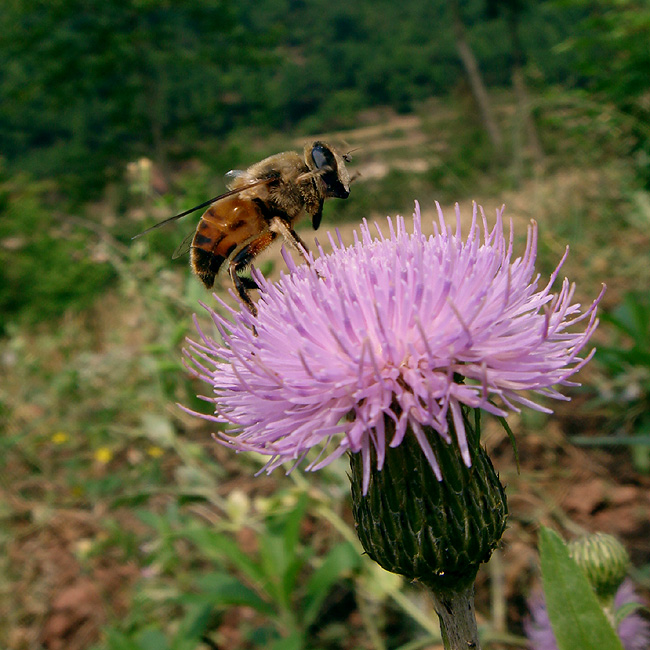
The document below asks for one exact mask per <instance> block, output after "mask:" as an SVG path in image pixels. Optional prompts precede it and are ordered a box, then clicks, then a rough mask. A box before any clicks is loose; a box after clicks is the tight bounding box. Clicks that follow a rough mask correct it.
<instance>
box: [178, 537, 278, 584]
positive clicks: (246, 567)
mask: <svg viewBox="0 0 650 650" xmlns="http://www.w3.org/2000/svg"><path fill="white" fill-rule="evenodd" d="M184 536H185V537H186V538H188V539H189V540H190V541H192V542H194V544H196V546H197V547H198V548H199V549H200V551H201V553H203V554H204V555H205V556H206V557H208V558H210V559H217V560H221V561H222V560H223V559H224V558H225V559H227V560H229V561H230V562H231V563H232V564H233V565H234V566H235V567H236V568H237V569H239V570H240V571H242V572H243V573H244V574H245V575H247V576H248V577H249V578H250V579H251V580H252V581H253V582H255V583H259V584H263V583H264V582H265V578H266V576H265V574H264V571H263V570H262V568H261V567H260V566H259V564H258V563H256V562H255V561H254V560H252V559H251V558H250V557H249V556H248V555H246V553H244V552H243V551H242V550H241V549H240V548H239V546H238V544H237V542H235V541H234V540H232V539H230V538H229V537H227V536H226V535H223V534H221V533H218V532H217V531H214V530H210V529H208V528H205V527H200V528H189V529H187V530H186V531H185V532H184Z"/></svg>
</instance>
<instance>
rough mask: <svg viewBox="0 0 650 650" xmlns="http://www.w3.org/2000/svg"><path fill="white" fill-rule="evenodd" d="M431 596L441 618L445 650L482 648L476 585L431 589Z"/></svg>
mask: <svg viewBox="0 0 650 650" xmlns="http://www.w3.org/2000/svg"><path fill="white" fill-rule="evenodd" d="M429 587H430V586H429ZM431 597H432V599H433V606H434V608H435V610H436V614H438V618H439V619H440V631H441V633H442V642H443V645H444V647H445V650H480V649H481V644H480V642H479V639H478V629H477V627H476V615H475V613H474V585H473V584H471V585H469V586H467V587H465V589H463V590H461V591H447V590H444V591H439V590H436V589H431Z"/></svg>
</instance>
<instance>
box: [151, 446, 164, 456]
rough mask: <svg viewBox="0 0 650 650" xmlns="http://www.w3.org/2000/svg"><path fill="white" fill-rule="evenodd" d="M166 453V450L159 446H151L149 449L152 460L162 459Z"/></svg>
mask: <svg viewBox="0 0 650 650" xmlns="http://www.w3.org/2000/svg"><path fill="white" fill-rule="evenodd" d="M164 453H165V450H164V449H162V448H161V447H158V446H157V445H151V447H149V449H147V454H149V456H151V457H152V458H160V457H161V456H162V455H163V454H164Z"/></svg>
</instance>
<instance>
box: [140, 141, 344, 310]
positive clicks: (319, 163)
mask: <svg viewBox="0 0 650 650" xmlns="http://www.w3.org/2000/svg"><path fill="white" fill-rule="evenodd" d="M347 162H350V155H349V154H340V153H339V152H338V151H337V150H336V149H335V148H334V147H332V146H331V145H329V144H326V143H325V142H321V141H316V142H313V143H311V144H308V145H306V146H305V149H304V152H303V154H302V155H300V154H299V153H298V152H296V151H285V152H282V153H278V154H275V155H273V156H269V157H268V158H265V159H264V160H261V161H260V162H258V163H255V164H254V165H251V166H250V167H249V168H248V169H246V170H233V171H230V172H228V174H226V179H227V186H228V190H229V191H228V192H226V193H225V194H221V195H220V196H216V197H215V198H213V199H210V200H209V201H206V202H205V203H201V205H197V206H195V207H194V208H191V209H190V210H186V211H185V212H181V213H180V214H177V215H175V216H173V217H170V218H169V219H165V220H164V221H161V222H160V223H157V224H156V225H155V226H152V227H151V228H148V229H147V230H145V231H144V232H141V233H140V234H139V235H136V236H135V237H133V239H135V238H136V237H140V236H142V235H144V234H146V233H148V232H149V231H151V230H153V229H154V228H159V227H160V226H163V225H165V224H167V223H169V222H171V221H175V220H176V219H180V218H181V217H184V216H186V215H188V214H190V213H192V212H195V211H196V210H200V209H201V208H205V207H206V206H209V207H208V209H207V210H206V211H205V212H204V213H203V216H202V217H201V219H200V221H199V223H198V226H197V228H196V231H195V232H193V233H190V235H189V236H188V237H187V238H186V239H185V241H184V242H183V244H181V246H180V247H179V248H178V250H177V251H176V253H174V257H175V258H176V257H180V256H181V255H183V254H184V253H186V252H187V251H190V265H191V267H192V270H193V271H194V273H195V274H196V275H197V276H198V277H199V278H200V279H201V281H202V282H203V284H204V285H205V286H206V287H207V288H208V289H209V288H211V287H212V286H213V285H214V280H215V277H216V275H217V273H218V272H219V271H220V270H221V269H222V268H223V267H224V266H225V265H226V263H227V268H228V274H229V275H230V278H231V280H232V283H233V285H234V287H235V290H236V291H237V294H238V295H239V297H240V298H241V300H242V302H243V303H244V304H245V305H246V307H247V308H248V309H249V311H250V312H251V313H252V314H253V315H257V309H256V307H255V303H254V302H253V300H252V298H251V296H250V293H249V291H250V290H251V289H257V288H258V287H257V284H256V283H255V281H254V280H253V279H251V278H249V277H246V276H243V275H242V272H243V271H244V270H245V269H246V268H247V267H248V265H249V264H250V263H251V262H252V261H253V260H254V259H255V257H256V256H257V255H259V254H260V253H261V252H262V251H263V250H264V249H265V248H267V247H268V246H269V245H270V244H271V243H272V242H273V241H274V240H275V239H276V238H277V237H278V236H279V235H280V236H282V237H283V238H284V240H285V241H286V242H288V243H289V244H290V245H291V246H293V248H294V249H295V250H296V251H297V252H298V253H299V254H300V255H302V257H303V258H304V259H305V260H306V261H307V263H309V257H308V249H307V246H306V245H305V243H304V242H303V241H302V239H301V238H300V237H299V236H298V234H297V233H296V231H295V230H294V224H295V223H296V222H297V221H298V220H299V219H300V218H301V217H302V216H303V215H305V214H307V215H309V216H310V217H311V222H312V226H313V227H314V230H316V229H317V228H318V226H319V225H320V222H321V218H322V216H323V202H324V201H325V199H328V198H338V199H345V198H347V197H348V195H349V194H350V175H349V173H348V170H347V168H346V165H345V164H346V163H347Z"/></svg>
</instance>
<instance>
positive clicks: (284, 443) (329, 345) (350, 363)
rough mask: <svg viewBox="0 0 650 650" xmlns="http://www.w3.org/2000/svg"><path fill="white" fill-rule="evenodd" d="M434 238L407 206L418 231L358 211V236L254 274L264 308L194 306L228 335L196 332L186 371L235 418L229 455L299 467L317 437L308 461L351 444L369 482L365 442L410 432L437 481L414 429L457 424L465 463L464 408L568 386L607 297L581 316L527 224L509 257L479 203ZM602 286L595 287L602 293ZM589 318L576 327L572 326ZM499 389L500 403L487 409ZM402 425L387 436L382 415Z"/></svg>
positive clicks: (500, 411) (327, 457)
mask: <svg viewBox="0 0 650 650" xmlns="http://www.w3.org/2000/svg"><path fill="white" fill-rule="evenodd" d="M438 215H439V219H438V223H437V224H434V230H435V234H434V235H433V236H430V237H426V236H425V235H423V234H422V231H421V228H420V210H419V206H418V205H417V203H416V208H415V214H414V230H413V233H409V232H407V231H406V226H405V223H404V219H403V218H402V217H397V219H396V220H395V222H393V220H391V219H390V218H389V219H388V223H387V230H388V234H386V232H385V231H384V232H382V230H381V228H380V227H379V226H378V225H377V224H375V228H376V231H377V234H376V235H374V236H373V235H372V234H371V229H370V226H369V225H368V224H367V223H366V222H365V221H364V223H363V225H362V226H361V237H360V238H359V237H358V236H357V234H356V232H355V236H354V244H353V245H352V246H348V247H344V245H343V243H342V241H341V239H340V235H339V240H338V243H337V242H334V241H333V240H332V237H331V235H329V237H330V241H331V243H332V246H333V252H332V253H330V254H324V252H323V250H322V249H321V248H320V246H319V251H320V257H319V258H318V259H316V260H314V261H313V264H312V265H311V266H308V265H300V266H296V265H295V264H294V263H293V261H292V260H291V258H290V257H289V256H288V255H285V260H286V262H287V265H288V267H289V270H290V273H289V274H282V276H281V278H280V280H279V281H278V282H276V283H271V282H268V281H266V280H265V279H264V278H263V277H262V275H261V274H260V273H258V272H255V275H254V277H255V280H256V282H257V284H258V285H259V287H260V299H259V302H258V316H257V317H254V316H252V315H251V314H250V313H249V312H248V311H247V310H245V309H243V310H242V311H240V312H237V311H235V310H233V309H231V308H229V307H228V306H227V305H226V304H225V303H224V302H223V301H220V300H219V299H218V298H217V300H219V302H220V303H221V305H222V306H223V307H224V308H225V309H227V310H228V311H229V312H230V314H231V317H232V320H229V319H227V318H224V317H222V316H221V315H219V314H217V313H216V312H214V311H213V310H212V309H210V308H209V307H207V306H205V305H203V306H204V307H205V308H206V309H207V310H208V312H209V313H210V315H211V317H212V319H213V321H214V323H215V325H216V327H217V329H218V331H219V333H220V335H221V337H222V341H216V340H214V339H213V338H211V337H209V336H208V335H207V334H205V333H204V332H203V331H202V330H201V328H199V326H198V323H197V329H198V333H199V336H200V341H196V342H195V341H190V342H189V343H190V349H189V351H186V354H187V356H188V357H189V358H190V360H191V362H192V363H193V371H194V373H195V374H196V375H197V376H198V377H200V378H201V379H203V380H204V381H206V382H207V383H208V384H210V385H211V386H212V387H213V389H214V396H213V397H212V398H210V399H209V401H212V402H214V405H215V415H214V416H203V417H207V418H209V419H212V420H214V421H216V422H225V423H229V424H230V425H232V429H231V431H230V432H229V433H227V434H223V433H222V434H220V441H221V442H223V443H224V444H226V445H228V446H231V447H232V448H234V449H236V450H238V451H257V452H259V453H262V454H265V455H268V456H270V457H271V458H270V460H269V461H268V463H267V464H266V465H265V468H264V469H266V470H267V471H268V472H270V471H272V470H273V469H275V468H276V467H278V466H279V465H280V464H282V463H284V462H285V461H292V462H293V466H294V467H295V465H297V464H298V463H299V462H300V461H301V460H303V459H304V458H305V456H306V455H307V454H308V452H309V451H310V450H311V449H312V448H318V449H320V453H319V454H318V456H317V457H316V458H315V459H312V460H311V462H310V463H309V465H308V467H307V469H308V470H317V469H319V468H322V467H323V466H325V465H327V464H328V463H330V462H331V461H332V460H333V459H335V458H337V457H339V456H341V455H342V454H344V453H345V452H346V451H351V452H354V453H361V454H362V457H363V462H364V480H363V484H364V493H365V491H367V487H368V482H369V477H370V472H371V466H370V465H371V448H373V447H374V449H375V451H376V454H377V469H378V470H380V469H381V468H382V465H383V462H384V457H385V451H386V446H387V445H388V446H390V447H396V446H398V445H399V444H400V443H401V442H402V440H403V439H404V436H405V435H414V436H415V438H416V439H417V441H418V443H419V445H420V446H421V448H422V451H423V453H424V454H425V456H426V457H427V459H428V461H429V462H430V464H431V466H432V468H433V470H434V472H435V473H436V476H437V477H438V479H439V480H442V476H441V472H440V469H439V467H438V464H437V462H436V458H435V455H434V453H433V451H432V449H431V446H430V444H429V442H428V441H427V438H426V435H425V434H424V431H423V426H431V427H432V428H433V429H434V430H435V431H436V432H437V433H438V434H439V435H440V436H441V437H442V438H443V439H444V440H445V441H446V442H448V443H450V442H451V441H452V435H451V434H450V430H449V429H450V426H449V422H450V420H451V422H452V423H453V428H454V429H455V437H456V439H457V442H458V445H459V449H460V452H461V454H462V458H463V460H464V462H465V463H466V465H467V466H469V465H470V453H469V449H468V444H467V440H466V436H465V430H464V426H463V417H462V414H461V405H463V404H464V405H467V406H470V407H473V408H482V409H484V410H486V411H488V412H490V413H493V414H495V415H497V416H506V415H507V414H508V412H509V410H510V411H519V407H518V405H526V406H529V407H532V408H534V409H536V410H539V411H543V412H550V410H549V409H548V408H546V407H544V406H541V405H540V404H538V403H536V402H534V401H533V400H532V399H531V398H530V397H528V396H526V395H524V394H523V392H524V391H531V392H532V393H537V394H540V395H545V396H547V397H552V398H555V399H567V398H565V397H564V396H563V395H562V394H561V393H560V392H558V390H557V389H556V388H555V386H557V385H564V386H567V385H575V384H573V383H571V382H570V381H569V377H570V376H571V375H573V374H574V373H575V372H577V371H578V370H579V369H580V368H581V367H582V366H583V365H584V364H585V363H586V362H587V361H588V360H589V359H590V358H591V356H592V354H593V351H592V352H591V353H589V354H588V355H587V356H586V357H584V358H582V357H580V356H579V355H580V353H581V351H582V350H583V348H584V347H585V345H586V344H587V342H588V340H589V338H590V336H591V335H592V333H593V331H594V329H595V328H596V325H597V323H598V321H597V320H596V306H597V304H598V302H599V300H600V297H601V296H602V292H601V294H600V296H599V297H598V298H597V299H596V300H595V301H594V302H593V303H592V304H591V306H589V307H588V308H587V309H586V310H585V311H583V312H582V313H581V311H580V305H579V304H577V303H573V295H574V288H575V287H574V285H572V284H570V283H569V281H568V280H566V279H565V280H564V281H563V282H562V285H561V287H560V289H559V291H557V292H556V293H553V291H552V289H551V286H552V284H553V283H554V281H555V279H556V278H557V275H558V273H559V270H560V267H561V265H562V263H563V262H564V259H565V258H566V253H565V255H564V257H563V258H562V260H561V261H560V264H559V265H558V267H557V269H556V270H555V271H554V272H553V274H552V275H551V278H550V280H549V282H548V283H547V284H546V285H545V286H543V287H542V288H539V287H538V281H539V275H538V274H535V270H534V263H535V257H536V248H537V226H536V224H535V223H534V222H532V223H531V225H530V226H529V227H528V239H527V243H526V247H525V251H524V253H523V255H522V256H521V257H516V258H514V256H513V236H512V229H511V232H510V235H509V237H508V238H506V236H505V235H504V228H503V222H502V210H499V211H497V219H496V225H495V226H494V227H493V228H492V230H490V229H489V228H488V224H487V220H486V218H485V215H484V213H483V210H482V209H481V218H482V228H481V226H480V225H479V223H478V220H477V209H476V206H474V214H473V218H472V225H471V228H470V232H469V234H468V236H467V238H466V239H463V238H462V237H461V229H460V211H459V209H458V207H457V208H456V220H457V225H456V229H455V232H454V230H453V229H452V228H451V227H449V226H447V225H446V224H445V221H444V219H443V215H442V211H441V210H440V206H438ZM603 290H604V288H603ZM578 323H582V325H581V327H579V328H578V331H576V332H569V328H570V326H572V325H575V324H578ZM495 398H497V399H498V400H499V401H500V405H498V406H497V405H495V404H494V403H493V400H494V399H495ZM386 416H387V417H389V418H391V419H392V420H393V421H394V422H395V427H394V431H395V432H394V434H393V435H392V437H391V438H390V439H386V438H387V436H386V430H385V417H386Z"/></svg>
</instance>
